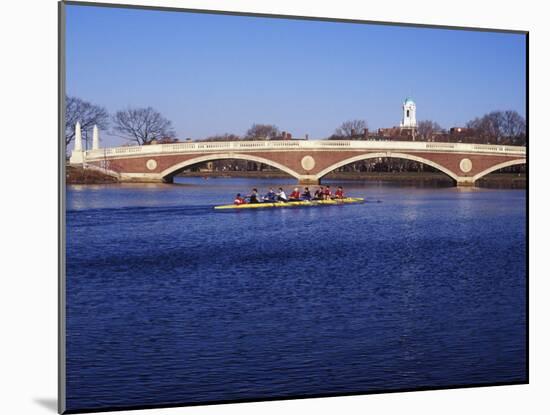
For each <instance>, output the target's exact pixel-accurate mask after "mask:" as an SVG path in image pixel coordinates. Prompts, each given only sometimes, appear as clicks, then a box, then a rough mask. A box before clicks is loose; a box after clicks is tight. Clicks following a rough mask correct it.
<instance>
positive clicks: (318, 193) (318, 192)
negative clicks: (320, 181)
mask: <svg viewBox="0 0 550 415" xmlns="http://www.w3.org/2000/svg"><path fill="white" fill-rule="evenodd" d="M324 192H325V190H324V188H323V186H320V187H319V188H318V189H317V190H316V191H315V197H314V199H315V200H321V199H323V194H324Z"/></svg>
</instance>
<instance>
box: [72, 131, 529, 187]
mask: <svg viewBox="0 0 550 415" xmlns="http://www.w3.org/2000/svg"><path fill="white" fill-rule="evenodd" d="M79 144H80V145H79ZM98 144H99V140H98V139H97V138H96V134H94V143H93V149H92V150H88V151H84V150H82V143H81V142H80V143H79V142H78V141H77V142H76V143H75V150H73V152H72V155H71V158H70V163H71V164H72V165H84V166H85V167H87V168H94V169H102V170H103V171H105V172H107V173H109V174H113V175H116V176H117V177H118V178H119V179H120V180H121V181H134V182H172V180H173V177H174V176H175V175H176V174H178V173H179V172H181V171H182V170H183V169H186V168H189V167H190V166H193V165H195V164H199V163H204V162H207V161H213V160H223V159H239V160H249V161H254V162H258V163H263V164H266V165H269V166H272V167H275V168H277V169H279V170H282V171H284V172H286V173H288V174H289V175H291V176H293V177H295V178H296V179H297V180H298V182H299V183H301V184H316V183H319V182H320V180H321V179H322V178H323V176H325V175H326V174H328V173H330V172H331V171H333V170H335V169H337V168H339V167H341V166H345V165H346V164H349V163H353V162H357V161H360V160H367V159H372V158H380V157H390V158H400V159H406V160H413V161H417V162H421V163H424V164H427V165H429V166H432V167H434V168H436V169H437V170H440V171H441V172H443V173H445V174H446V175H448V176H449V177H451V178H452V179H453V180H454V182H455V183H456V184H457V185H458V186H472V185H474V183H475V181H476V180H478V179H479V178H481V177H483V176H485V175H486V174H489V173H491V172H493V171H495V170H498V169H501V168H503V167H508V166H513V165H517V164H524V163H526V148H525V147H517V146H503V145H483V144H463V143H436V142H418V141H327V140H323V141H321V140H310V141H304V140H286V141H234V142H192V143H175V144H156V145H146V146H130V147H112V148H99V145H98Z"/></svg>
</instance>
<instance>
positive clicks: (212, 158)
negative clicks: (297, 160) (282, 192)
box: [160, 153, 300, 179]
mask: <svg viewBox="0 0 550 415" xmlns="http://www.w3.org/2000/svg"><path fill="white" fill-rule="evenodd" d="M227 159H235V160H245V161H254V162H256V163H262V164H266V165H268V166H271V167H275V168H276V169H279V170H281V171H284V172H285V173H287V174H289V175H290V176H292V177H294V178H296V179H300V174H299V173H297V172H295V171H294V170H292V169H290V168H288V167H287V166H285V165H283V164H280V163H277V162H275V161H273V160H269V159H265V158H263V157H257V156H254V155H251V154H234V153H217V154H209V155H207V156H201V157H195V158H192V159H189V160H185V161H182V162H181V163H178V164H175V165H173V166H171V167H169V168H167V169H165V170H163V171H162V172H160V176H161V177H162V178H163V179H166V178H168V177H171V176H173V175H175V174H176V173H177V172H179V171H180V170H183V169H184V168H186V167H189V166H192V165H194V164H199V163H204V162H207V161H215V160H227Z"/></svg>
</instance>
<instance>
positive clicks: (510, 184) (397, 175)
mask: <svg viewBox="0 0 550 415" xmlns="http://www.w3.org/2000/svg"><path fill="white" fill-rule="evenodd" d="M179 176H180V177H208V178H217V177H239V178H253V177H261V178H267V179H273V178H283V177H288V175H286V174H285V173H283V172H279V171H262V172H258V171H226V172H184V173H180V174H179ZM324 179H325V180H356V181H380V182H395V183H402V184H407V185H413V184H418V183H421V184H426V185H434V186H437V185H441V186H445V185H449V186H451V185H452V184H453V182H452V179H451V178H450V177H448V176H447V175H445V174H443V173H437V172H393V173H388V172H332V173H329V174H328V175H326V176H325V177H324ZM526 185H527V180H526V176H525V174H521V175H518V174H515V173H493V174H489V175H487V176H485V177H483V178H482V179H480V180H478V181H477V182H476V186H478V187H489V188H508V189H510V188H512V189H524V188H525V187H526Z"/></svg>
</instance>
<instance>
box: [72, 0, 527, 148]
mask: <svg viewBox="0 0 550 415" xmlns="http://www.w3.org/2000/svg"><path fill="white" fill-rule="evenodd" d="M525 53H526V50H525V37H524V35H520V34H508V33H488V32H472V31H457V30H444V29H419V28H407V27H399V26H382V25H365V24H350V23H335V22H316V21H301V20H283V19H268V18H258V17H243V16H226V15H207V14H192V13H181V12H167V11H151V10H131V9H115V8H103V7H91V6H75V5H72V6H67V93H68V94H69V95H74V96H78V97H80V98H83V99H85V100H89V101H91V102H93V103H96V104H100V105H103V106H105V107H106V108H107V109H108V110H109V111H110V112H112V113H114V112H115V111H116V110H118V109H124V108H127V107H128V106H134V107H136V106H139V107H141V106H152V107H154V108H155V109H157V110H158V111H160V112H161V113H162V114H163V115H164V116H166V117H167V118H168V119H170V120H171V121H172V122H173V125H174V127H175V130H176V132H177V136H178V137H179V138H185V137H192V138H203V137H206V136H209V135H213V134H218V133H226V132H227V133H235V134H244V132H245V131H246V130H247V129H248V128H249V127H250V125H251V124H252V123H254V122H255V123H269V124H276V125H277V126H278V127H279V128H280V129H282V130H286V131H290V132H292V133H293V136H294V137H302V136H304V135H305V134H306V133H308V134H309V136H310V138H324V137H327V136H328V135H330V134H331V133H332V132H333V131H334V129H335V128H336V127H338V125H340V124H341V123H342V122H343V121H346V120H348V119H356V118H358V119H365V120H367V122H368V124H369V128H370V129H374V128H379V127H391V126H394V125H398V124H399V121H400V117H401V103H402V102H403V100H404V98H405V97H407V96H410V97H412V98H413V99H414V100H415V101H416V104H417V118H418V119H419V120H424V119H431V120H434V121H437V122H439V124H441V125H442V126H443V127H446V128H448V127H451V126H454V125H462V124H464V123H465V122H467V121H468V120H470V119H472V118H474V117H476V116H480V115H483V114H484V113H487V112H489V111H492V110H507V109H513V110H516V111H518V112H519V113H520V114H521V115H523V116H525V99H526V91H525V82H526V81H525V79H526V78H525V77H526V74H525ZM102 139H103V140H104V141H105V142H106V144H109V145H112V144H117V143H121V142H122V140H121V139H118V138H115V137H111V136H109V135H108V134H106V133H103V134H102Z"/></svg>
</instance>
